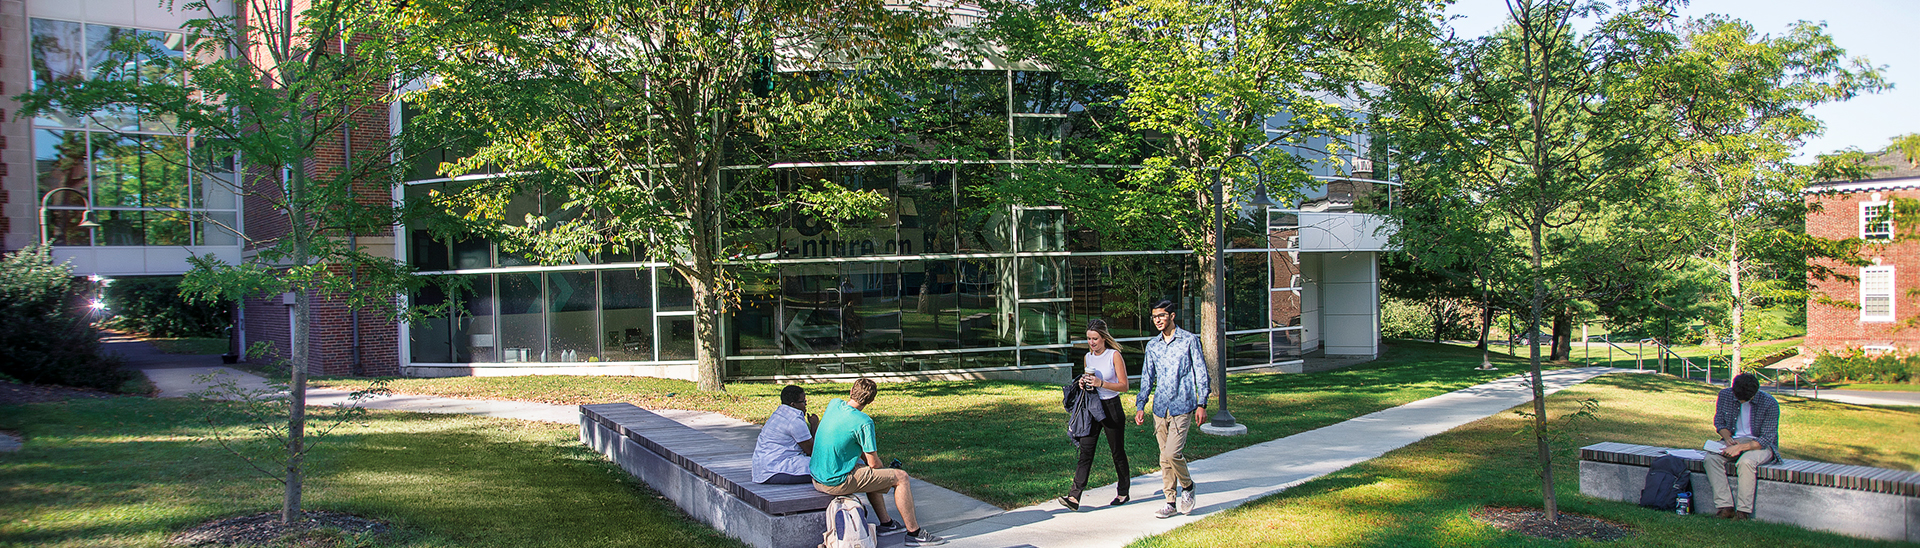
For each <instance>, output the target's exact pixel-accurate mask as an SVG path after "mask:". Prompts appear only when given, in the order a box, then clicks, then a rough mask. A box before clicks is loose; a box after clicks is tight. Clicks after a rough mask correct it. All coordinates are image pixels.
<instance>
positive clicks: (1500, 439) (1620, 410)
mask: <svg viewBox="0 0 1920 548" xmlns="http://www.w3.org/2000/svg"><path fill="white" fill-rule="evenodd" d="M1716 392H1717V391H1716V389H1715V388H1712V387H1707V386H1703V385H1701V384H1699V383H1694V382H1687V381H1683V380H1680V379H1676V378H1673V377H1670V376H1655V375H1611V376H1607V377H1601V378H1598V379H1595V380H1593V381H1590V382H1587V383H1585V384H1582V385H1580V386H1576V387H1573V388H1569V389H1567V390H1565V391H1562V392H1560V393H1558V394H1555V395H1554V396H1552V397H1550V398H1549V404H1550V412H1551V413H1553V414H1555V415H1558V414H1560V413H1565V412H1568V411H1570V410H1571V409H1572V408H1573V406H1574V405H1575V403H1574V402H1575V401H1577V400H1581V399H1585V398H1596V399H1598V400H1599V401H1600V406H1601V407H1600V409H1599V411H1598V414H1599V420H1598V421H1583V422H1582V423H1580V426H1579V427H1578V429H1577V430H1576V432H1577V433H1576V436H1575V438H1574V443H1571V444H1567V445H1566V446H1565V447H1562V448H1561V449H1562V450H1561V451H1559V452H1558V453H1557V454H1556V456H1555V460H1554V478H1555V480H1556V481H1555V489H1556V490H1557V491H1559V493H1560V497H1559V501H1560V508H1561V510H1562V511H1566V512H1577V513H1581V514H1587V515H1593V516H1598V517H1601V518H1605V519H1608V520H1612V521H1616V522H1623V523H1626V524H1629V525H1631V526H1632V527H1633V528H1634V529H1636V530H1637V533H1636V534H1635V536H1633V537H1631V538H1629V539H1625V540H1622V541H1620V542H1618V543H1615V544H1617V545H1621V546H1673V547H1690V548H1691V547H1701V546H1727V547H1744V546H1753V545H1754V544H1753V542H1754V540H1755V539H1766V542H1765V544H1766V545H1768V546H1874V545H1883V544H1884V545H1895V544H1894V543H1872V542H1868V541H1862V540H1858V539H1853V538H1849V537H1842V536H1837V535H1831V534H1827V533H1815V532H1809V531H1805V530H1802V529H1799V528H1795V527H1790V526H1784V525H1776V524H1769V523H1757V522H1746V523H1737V524H1736V523H1732V522H1728V521H1724V520H1718V519H1713V518H1710V517H1707V516H1699V515H1696V516H1685V517H1683V516H1676V515H1674V514H1673V513H1671V512H1661V511H1655V510H1649V509H1644V508H1640V507H1638V506H1635V505H1632V504H1628V503H1620V502H1609V501H1600V500H1595V499H1590V498H1587V497H1584V496H1582V495H1580V494H1579V475H1578V472H1577V462H1578V461H1577V460H1576V459H1577V455H1576V454H1575V452H1574V449H1575V448H1577V447H1579V446H1582V445H1587V444H1591V443H1597V442H1601V441H1621V442H1629V443H1640V444H1647V445H1661V446H1667V447H1692V446H1695V445H1698V444H1699V443H1700V442H1701V441H1704V440H1705V439H1707V438H1709V437H1712V433H1711V432H1710V429H1711V428H1712V427H1711V414H1712V410H1713V403H1714V396H1715V394H1716ZM1780 400H1781V404H1782V410H1781V428H1780V432H1781V440H1780V442H1781V447H1782V451H1783V452H1784V453H1786V456H1787V457H1789V458H1803V459H1812V460H1821V461H1826V462H1836V463H1846V464H1859V465H1866V466H1878V467H1886V468H1896V469H1901V470H1916V469H1920V410H1917V409H1911V408H1873V407H1861V406H1854V405H1847V404H1840V403H1833V402H1827V401H1820V400H1807V399H1801V398H1793V397H1781V398H1780ZM1520 428H1521V419H1520V418H1519V417H1517V416H1515V415H1514V414H1512V413H1502V414H1500V415H1496V416H1493V417H1490V418H1487V419H1483V420H1480V421H1478V422H1474V423H1472V424H1468V425H1466V426H1462V427H1460V428H1457V429H1454V430H1452V431H1450V432H1447V433H1445V434H1442V435H1439V436H1435V437H1432V438H1428V439H1426V440H1423V441H1421V442H1418V443H1415V444H1413V445H1409V446H1407V447H1404V448H1401V449H1399V450H1396V451H1392V452H1389V453H1387V454H1386V455H1384V456H1382V457H1380V458H1377V459H1374V460H1371V461H1367V462H1365V463H1362V464H1359V465H1355V466H1353V467H1349V468H1347V469H1344V470H1341V471H1339V472H1335V473H1333V474H1330V475H1327V476H1324V477H1321V478H1319V479H1315V480H1313V481H1310V482H1307V483H1305V484H1302V485H1300V486H1297V487H1294V488H1292V489H1289V490H1287V491H1285V492H1282V493H1280V494H1277V495H1274V496H1270V497H1266V498H1263V499H1260V500H1256V501H1253V502H1250V503H1248V504H1247V505H1245V506H1242V507H1239V508H1236V509H1234V510H1230V511H1227V512H1224V513H1221V514H1219V515H1215V516H1211V517H1208V518H1206V519H1204V520H1201V521H1200V522H1198V523H1194V524H1192V525H1188V526H1186V527H1182V528H1180V529H1176V530H1174V531H1172V532H1169V533H1168V534H1165V535H1161V536H1158V537H1153V538H1149V539H1144V540H1142V541H1139V542H1136V543H1135V544H1134V546H1137V547H1161V546H1169V547H1170V546H1207V547H1213V546H1276V545H1278V546H1285V545H1299V546H1576V545H1581V544H1582V543H1578V542H1558V541H1546V540H1539V539H1533V538H1528V537H1523V536H1519V535H1514V534H1509V533H1505V532H1503V531H1500V530H1498V529H1494V528H1492V527H1489V526H1485V525H1482V524H1480V523H1478V522H1476V521H1474V520H1473V519H1472V518H1471V517H1469V515H1470V513H1471V512H1472V511H1473V510H1474V509H1475V508H1479V507H1482V506H1487V505H1495V506H1531V507H1535V508H1538V507H1539V506H1540V494H1539V479H1538V477H1539V476H1538V472H1537V470H1538V464H1537V462H1538V461H1536V460H1534V459H1533V458H1532V455H1533V445H1532V439H1531V438H1529V437H1526V436H1519V435H1515V434H1514V433H1515V432H1517V431H1519V430H1520ZM1697 489H1700V487H1698V486H1696V490H1697ZM1695 500H1699V499H1698V498H1696V499H1695ZM1710 500H1711V499H1710V497H1709V502H1708V503H1705V504H1710Z"/></svg>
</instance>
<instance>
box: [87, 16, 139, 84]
mask: <svg viewBox="0 0 1920 548" xmlns="http://www.w3.org/2000/svg"><path fill="white" fill-rule="evenodd" d="M140 34H141V33H140V31H138V30H135V29H130V28H124V27H113V26H107V25H87V66H88V67H89V72H90V74H88V76H89V77H91V78H110V79H115V80H121V79H126V80H131V79H133V76H134V74H135V68H136V67H137V66H138V65H137V64H136V63H134V62H133V59H132V57H131V56H129V55H127V53H126V51H125V48H123V47H120V46H122V44H121V42H122V41H126V40H139V41H144V40H143V37H142V36H141V35H140Z"/></svg>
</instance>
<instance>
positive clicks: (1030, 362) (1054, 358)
mask: <svg viewBox="0 0 1920 548" xmlns="http://www.w3.org/2000/svg"><path fill="white" fill-rule="evenodd" d="M1086 354H1087V353H1086V351H1085V350H1082V349H1075V348H1072V347H1067V348H1026V349H1022V350H1020V365H1021V366H1022V367H1033V366H1036V365H1066V366H1067V367H1066V368H1065V369H1064V370H1062V371H1060V373H1059V376H1058V377H1055V378H1054V382H1058V383H1060V384H1066V383H1068V382H1072V381H1073V376H1074V374H1075V373H1076V372H1078V371H1079V370H1080V369H1081V365H1082V364H1080V363H1076V362H1078V361H1079V359H1080V358H1081V357H1083V356H1086Z"/></svg>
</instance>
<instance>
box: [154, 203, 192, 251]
mask: <svg viewBox="0 0 1920 548" xmlns="http://www.w3.org/2000/svg"><path fill="white" fill-rule="evenodd" d="M145 213H146V221H147V222H146V230H147V237H146V245H193V220H192V219H191V218H189V217H190V215H189V214H188V213H186V212H183V211H147V212H145Z"/></svg>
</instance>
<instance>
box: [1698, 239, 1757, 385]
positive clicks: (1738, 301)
mask: <svg viewBox="0 0 1920 548" xmlns="http://www.w3.org/2000/svg"><path fill="white" fill-rule="evenodd" d="M1727 257H1728V259H1727V285H1728V286H1729V288H1730V289H1731V291H1732V293H1733V302H1732V305H1733V306H1731V307H1729V308H1730V310H1729V314H1728V315H1729V316H1731V317H1732V318H1731V319H1732V320H1733V333H1730V334H1729V336H1731V337H1733V358H1732V361H1731V362H1730V365H1731V373H1729V375H1730V376H1729V377H1727V382H1729V383H1731V382H1733V376H1737V375H1739V374H1740V365H1741V364H1740V341H1741V340H1742V339H1744V338H1745V336H1744V335H1745V334H1744V333H1742V332H1741V331H1742V329H1743V328H1744V327H1745V326H1743V325H1742V321H1743V320H1744V319H1745V318H1744V316H1745V315H1746V311H1747V299H1746V297H1745V296H1744V295H1741V294H1740V234H1739V233H1738V232H1735V233H1734V235H1733V242H1732V245H1730V246H1728V249H1727ZM1708 367H1712V366H1708ZM1728 386H1732V385H1731V384H1729V385H1728Z"/></svg>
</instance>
